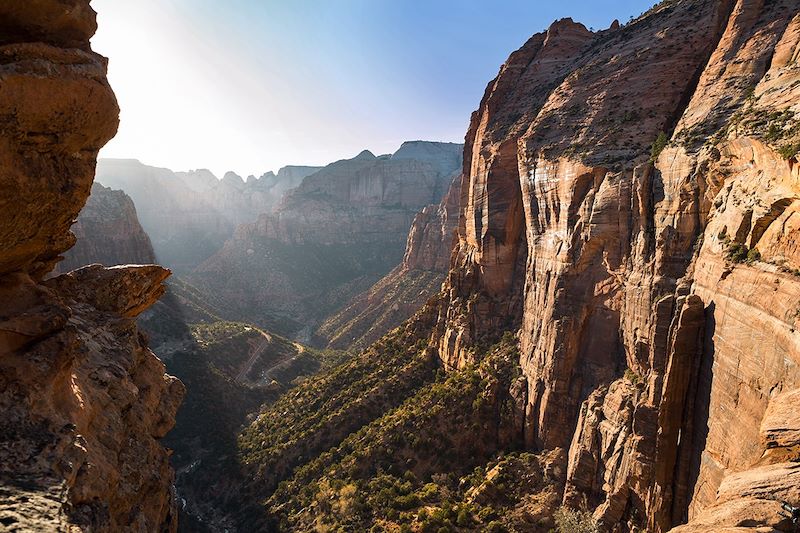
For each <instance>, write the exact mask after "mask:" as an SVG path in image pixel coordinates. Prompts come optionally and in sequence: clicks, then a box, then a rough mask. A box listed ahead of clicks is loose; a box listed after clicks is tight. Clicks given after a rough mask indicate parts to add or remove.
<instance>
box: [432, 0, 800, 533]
mask: <svg viewBox="0 0 800 533" xmlns="http://www.w3.org/2000/svg"><path fill="white" fill-rule="evenodd" d="M798 54H800V15H798V6H797V3H796V2H793V1H788V0H787V1H780V0H777V1H773V2H750V1H747V0H739V1H733V0H730V1H728V0H674V1H667V2H662V3H661V4H659V5H658V6H656V7H655V8H653V9H652V10H650V11H649V12H648V13H647V14H645V15H644V16H643V17H641V18H639V19H637V20H635V21H632V22H631V23H630V24H627V25H625V26H624V27H620V28H615V27H612V28H611V29H609V30H606V31H603V32H599V33H595V34H593V33H591V32H589V31H588V30H586V28H585V27H583V26H581V25H579V24H575V23H573V22H572V21H571V20H564V21H559V22H557V23H555V24H554V25H553V26H551V27H550V29H549V30H548V31H547V32H545V33H543V34H539V35H535V36H534V37H532V38H531V39H530V40H529V41H528V42H527V43H526V44H525V45H524V46H523V47H522V48H521V49H520V50H518V51H517V52H515V53H514V54H512V55H511V57H510V58H509V60H508V62H507V63H506V64H505V65H504V66H503V67H502V69H501V71H500V74H499V75H498V77H497V78H496V79H495V80H494V81H492V82H491V83H490V84H489V87H488V89H487V91H486V95H485V97H484V99H483V101H482V103H481V106H480V109H479V110H478V111H477V112H476V113H475V114H474V115H473V118H472V122H471V126H470V129H469V132H468V134H467V147H466V150H465V160H464V177H463V182H462V187H461V205H462V209H463V213H464V215H463V217H462V219H461V222H460V225H459V231H458V243H457V245H456V249H455V253H454V257H453V263H452V268H451V271H450V273H449V275H448V279H447V282H446V284H445V290H444V296H445V299H444V301H445V303H444V304H443V305H442V306H441V308H440V318H439V325H438V326H437V328H436V331H435V332H434V335H433V342H434V343H435V344H436V346H437V348H438V351H439V355H440V358H441V360H442V361H443V363H444V364H445V365H446V366H447V367H449V368H456V367H463V366H465V365H467V364H468V363H470V362H472V361H473V360H474V358H475V354H476V353H480V352H479V350H476V346H482V345H483V346H485V345H486V343H488V342H491V341H492V340H493V339H496V338H497V336H498V335H499V334H500V333H501V332H502V331H504V330H512V331H517V330H518V331H519V336H520V342H521V358H520V363H521V366H522V369H523V374H524V377H525V380H526V382H527V395H526V396H527V401H526V407H525V413H524V415H525V424H524V440H525V443H526V446H527V447H529V448H531V449H545V450H547V449H555V448H565V449H568V450H569V453H568V457H569V464H568V476H567V483H566V488H565V494H564V500H565V503H567V504H570V505H578V504H580V503H581V502H583V501H584V499H585V501H587V502H588V503H589V504H590V505H591V507H592V508H593V509H595V516H596V517H597V518H598V519H600V520H601V521H602V522H603V523H604V524H606V526H608V527H609V528H611V529H614V530H620V531H625V530H628V529H629V528H632V527H634V526H638V527H644V528H647V530H648V531H654V532H657V531H666V530H668V529H669V528H670V527H671V526H674V525H678V524H680V523H682V522H685V521H686V520H688V519H694V518H696V519H697V520H698V521H699V522H698V523H700V524H707V523H708V522H703V520H711V519H709V518H708V516H710V515H709V514H708V513H712V514H713V513H715V512H718V513H723V511H724V512H725V513H727V512H729V511H730V513H731V514H730V516H738V517H739V519H740V520H739V521H738V522H736V520H733V522H736V523H735V524H734V523H731V524H730V525H731V526H733V525H739V526H741V527H757V526H759V525H769V526H773V527H778V525H779V524H780V523H781V520H782V519H781V518H780V517H779V516H778V515H777V513H776V512H775V511H776V510H777V507H776V505H775V504H774V502H769V501H767V500H770V499H772V500H774V499H779V500H780V499H785V500H786V501H789V502H791V503H793V504H794V505H800V501H798V499H797V496H798V495H797V494H796V493H795V492H794V491H793V489H791V486H792V479H793V476H794V474H793V473H792V472H793V470H792V469H791V467H790V466H787V464H786V462H787V461H790V460H793V459H796V458H797V448H796V444H797V443H796V440H793V439H794V437H793V435H794V433H793V430H792V429H791V428H789V429H788V430H780V431H778V430H777V426H776V429H775V430H773V431H772V432H770V431H767V433H766V436H762V435H759V427H763V424H769V422H768V421H769V420H770V419H772V420H781V417H783V416H786V413H784V414H777V413H780V412H781V409H780V408H778V407H773V408H770V407H769V406H770V403H771V399H772V400H773V401H774V399H775V398H779V397H781V396H779V394H787V393H789V392H790V391H793V390H795V389H797V388H798V385H799V383H798V382H799V381H800V372H798V370H797V368H798V367H797V365H798V362H800V345H799V343H800V336H799V335H798V333H796V328H797V327H798V321H800V312H798V310H797V305H798V303H797V302H798V301H800V299H798V297H799V296H800V278H798V277H797V273H798V272H800V270H798V267H799V266H800V259H798V256H797V253H798V252H797V250H798V248H797V242H798V241H797V235H798V231H797V230H798V228H797V220H796V219H797V210H798V207H800V181H798V164H797V160H796V158H795V155H796V153H797V152H798V150H799V149H800V142H799V141H800V138H799V137H800V135H799V134H800V126H798V120H797V118H796V113H797V112H798V111H800V107H799V106H798V102H800V88H798V87H799V86H800V83H798V81H797V80H798V79H800V70H798V63H797V58H798ZM765 413H767V415H766V416H765ZM778 425H782V424H781V423H778ZM765 439H766V440H765ZM766 442H770V443H773V444H765V443H766ZM777 442H783V444H781V445H776V444H774V443H777ZM770 446H772V447H778V448H780V449H781V450H783V451H782V452H780V453H777V452H770V451H769V450H771V449H772V448H770ZM772 453H774V458H773V455H772ZM773 483H774V484H775V486H774V490H773V489H772V488H769V489H767V488H765V487H771V486H772V484H773ZM778 485H781V486H783V487H784V489H781V488H780V487H778ZM759 487H761V488H759ZM754 500H757V501H758V502H759V503H758V505H755V504H754V505H752V506H751V507H749V506H748V504H747V502H748V501H749V502H750V503H752V501H754ZM720 506H724V509H723V508H721V507H720ZM734 508H735V511H736V512H734V511H732V510H731V509H734ZM736 513H739V514H738V515H737V514H736ZM748 513H751V514H752V517H751V518H752V520H751V521H749V522H748ZM756 515H758V516H756ZM714 516H722V515H721V514H718V515H714ZM704 517H705V518H704ZM720 520H721V518H720ZM726 520H727V519H726ZM712 522H713V520H712ZM719 523H720V524H722V523H723V522H721V521H720V522H719ZM728 525H729V524H728V522H725V526H726V527H727V526H728ZM698 527H700V526H698ZM781 527H783V526H781Z"/></svg>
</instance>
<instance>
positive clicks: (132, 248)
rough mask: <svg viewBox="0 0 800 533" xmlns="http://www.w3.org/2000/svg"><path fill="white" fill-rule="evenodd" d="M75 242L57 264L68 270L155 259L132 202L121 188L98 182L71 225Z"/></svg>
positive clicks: (61, 268) (60, 267) (153, 261)
mask: <svg viewBox="0 0 800 533" xmlns="http://www.w3.org/2000/svg"><path fill="white" fill-rule="evenodd" d="M72 232H73V233H74V234H75V236H76V237H77V242H76V243H75V246H73V247H72V248H71V249H70V250H68V251H67V253H66V254H65V255H64V260H63V261H61V262H60V263H59V264H58V269H59V270H60V271H62V272H69V271H70V270H73V269H75V268H78V267H82V266H85V265H89V264H92V263H100V264H102V265H108V266H111V265H131V264H133V265H144V264H153V263H155V262H156V258H155V254H154V253H153V246H152V245H151V244H150V238H149V237H148V236H147V233H145V231H144V230H143V229H142V226H141V225H140V224H139V219H138V218H137V216H136V208H135V207H134V205H133V201H132V200H131V199H130V197H129V196H128V195H127V194H125V193H124V192H123V191H114V190H112V189H109V188H107V187H103V186H102V185H100V184H99V183H95V184H94V185H92V194H91V196H90V197H89V200H88V201H87V202H86V206H84V208H83V210H82V211H81V214H80V215H79V216H78V220H77V222H75V225H73V226H72Z"/></svg>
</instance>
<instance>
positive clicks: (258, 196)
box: [96, 159, 319, 272]
mask: <svg viewBox="0 0 800 533" xmlns="http://www.w3.org/2000/svg"><path fill="white" fill-rule="evenodd" d="M317 170H319V169H318V168H317V167H299V166H294V167H284V168H282V169H280V170H279V171H278V173H277V175H276V174H274V173H272V172H269V173H267V174H265V175H264V176H262V177H261V178H258V179H256V178H252V177H251V178H248V180H247V181H245V180H244V179H242V178H241V176H238V175H236V174H235V173H233V172H228V173H226V174H225V176H223V178H222V179H217V178H216V176H214V175H213V174H212V173H211V172H210V171H208V170H202V169H201V170H193V171H189V172H172V171H171V170H168V169H165V168H156V167H151V166H147V165H143V164H142V163H140V162H139V161H136V160H130V159H101V160H100V161H99V162H98V165H97V178H96V179H97V181H98V182H100V183H102V184H103V185H105V186H107V187H112V188H114V189H121V190H123V191H124V192H125V193H127V194H128V195H129V196H130V197H131V198H132V199H133V201H134V203H135V204H136V210H137V212H138V215H139V219H140V221H141V223H142V227H143V228H144V229H145V231H146V232H147V234H148V235H149V236H150V238H151V239H152V241H153V248H154V249H155V253H156V257H157V258H158V260H159V262H161V263H163V264H165V265H167V266H169V267H170V268H175V269H176V270H177V271H179V272H186V271H189V270H191V269H193V268H194V267H196V266H197V265H198V264H200V263H201V262H202V261H203V260H205V259H207V258H208V257H210V256H211V255H213V254H214V253H215V252H217V250H219V248H221V247H222V244H223V243H224V242H225V241H226V239H228V238H229V237H230V236H231V235H232V234H233V231H234V229H235V228H236V226H237V225H238V224H243V223H245V222H253V221H255V220H256V219H257V218H258V216H259V215H261V214H262V213H269V212H270V211H271V210H272V208H273V207H274V206H275V205H277V204H278V202H279V201H280V199H281V198H282V197H283V194H284V193H285V192H286V191H287V190H289V189H291V188H293V187H295V186H297V185H298V184H299V183H300V182H301V181H302V180H303V178H305V177H306V176H308V175H310V174H313V173H314V172H315V171H317Z"/></svg>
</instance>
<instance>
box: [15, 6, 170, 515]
mask: <svg viewBox="0 0 800 533" xmlns="http://www.w3.org/2000/svg"><path fill="white" fill-rule="evenodd" d="M0 21H2V22H0V27H2V31H0V34H2V36H3V37H2V40H0V81H1V82H0V107H2V112H0V131H2V135H0V168H1V169H2V172H1V173H0V205H1V206H3V209H0V302H2V303H0V486H1V487H2V489H0V493H1V494H2V499H1V502H0V523H2V524H3V527H5V528H8V529H10V530H12V531H15V530H17V531H134V530H138V531H174V530H175V528H176V521H175V518H176V516H175V510H174V501H173V498H172V491H171V483H172V471H171V469H170V467H169V464H168V453H167V451H166V450H165V449H164V448H163V447H162V446H161V445H160V443H159V439H160V438H161V437H163V436H164V435H165V434H166V432H167V431H169V429H170V428H171V427H172V425H173V423H174V416H175V411H176V409H177V406H178V403H179V402H180V399H181V396H182V385H181V384H180V382H179V381H177V380H176V379H175V378H172V377H170V376H167V375H165V374H164V366H163V365H162V364H161V362H160V361H159V360H158V359H157V358H156V357H155V356H154V355H153V353H152V352H151V351H150V350H149V349H148V348H147V346H146V343H145V340H144V338H143V336H142V335H141V334H140V333H139V332H138V331H137V329H136V326H135V324H134V319H135V317H136V315H138V314H139V313H141V312H142V311H143V310H144V309H146V308H147V307H148V306H149V305H151V304H152V303H153V302H154V301H155V300H156V299H157V298H158V297H159V295H160V294H161V293H162V292H163V285H162V281H163V280H164V279H165V278H166V277H167V276H168V275H169V272H168V271H167V270H165V269H163V268H161V267H158V266H155V265H151V266H139V267H117V268H110V269H106V268H104V267H101V266H99V265H94V266H90V267H87V268H83V269H79V270H76V271H74V272H72V273H70V274H65V275H61V276H57V277H54V278H51V279H49V280H47V281H43V279H44V277H45V275H46V274H48V273H49V272H50V271H51V270H52V269H53V267H54V265H55V264H56V262H57V261H58V260H59V259H60V256H61V254H63V253H64V252H65V251H67V250H68V249H69V248H70V247H71V246H72V245H73V244H74V242H75V236H74V235H73V234H72V233H71V232H70V230H69V228H70V225H71V224H72V222H73V221H74V220H75V218H76V217H77V216H78V212H79V211H80V210H81V208H82V207H83V205H84V203H85V201H86V199H87V197H88V196H89V193H90V189H91V186H92V179H93V176H94V168H95V162H96V158H97V153H98V150H99V149H100V148H101V147H102V146H103V144H105V142H106V141H107V140H108V139H110V138H111V137H112V136H113V135H114V133H115V132H116V128H117V123H118V119H117V117H118V112H119V110H118V107H117V103H116V100H115V98H114V94H113V92H112V90H111V88H110V87H109V85H108V82H107V80H106V60H105V59H104V58H102V57H101V56H99V55H97V54H95V53H93V52H92V51H91V49H90V46H89V38H90V37H91V36H92V34H93V33H94V31H95V28H96V24H95V13H94V11H93V10H92V9H91V8H90V7H89V2H88V1H86V0H60V1H53V0H36V1H30V2H28V1H25V2H22V1H11V2H4V3H3V4H2V5H1V6H0Z"/></svg>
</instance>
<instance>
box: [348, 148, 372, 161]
mask: <svg viewBox="0 0 800 533" xmlns="http://www.w3.org/2000/svg"><path fill="white" fill-rule="evenodd" d="M368 159H375V154H373V153H372V152H370V151H369V150H364V151H362V152H361V153H360V154H358V155H357V156H355V157H354V158H353V160H354V161H365V160H368Z"/></svg>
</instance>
